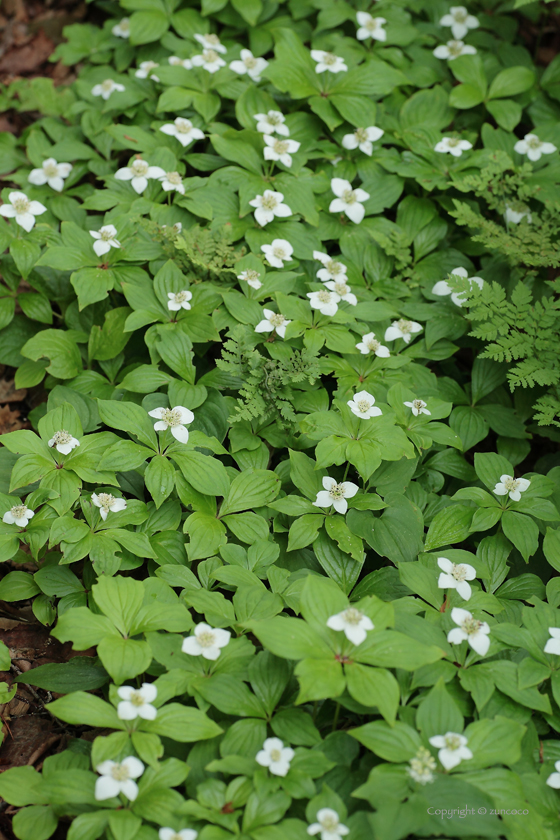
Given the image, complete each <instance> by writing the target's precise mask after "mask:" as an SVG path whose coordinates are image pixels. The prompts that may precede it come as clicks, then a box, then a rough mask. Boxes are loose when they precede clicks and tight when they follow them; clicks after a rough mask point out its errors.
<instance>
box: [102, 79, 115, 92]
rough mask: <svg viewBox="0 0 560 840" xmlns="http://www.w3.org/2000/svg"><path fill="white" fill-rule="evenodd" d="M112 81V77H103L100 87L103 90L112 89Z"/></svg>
mask: <svg viewBox="0 0 560 840" xmlns="http://www.w3.org/2000/svg"><path fill="white" fill-rule="evenodd" d="M114 84H115V83H114V81H113V80H112V79H105V81H104V82H101V88H102V90H104V91H108V90H113V86H114Z"/></svg>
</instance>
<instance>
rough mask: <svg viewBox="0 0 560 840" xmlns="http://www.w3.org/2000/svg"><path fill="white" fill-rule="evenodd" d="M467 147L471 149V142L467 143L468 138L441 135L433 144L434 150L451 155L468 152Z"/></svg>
mask: <svg viewBox="0 0 560 840" xmlns="http://www.w3.org/2000/svg"><path fill="white" fill-rule="evenodd" d="M469 149H472V143H469V141H468V140H461V138H460V137H443V138H442V139H441V140H440V141H439V143H436V145H435V146H434V151H435V152H441V153H442V154H450V155H453V157H461V155H462V154H463V152H468V150H469Z"/></svg>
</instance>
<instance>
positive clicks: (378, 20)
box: [356, 12, 387, 41]
mask: <svg viewBox="0 0 560 840" xmlns="http://www.w3.org/2000/svg"><path fill="white" fill-rule="evenodd" d="M356 20H357V21H358V23H359V24H360V26H359V29H358V31H357V32H356V38H357V39H358V41H365V40H367V38H373V39H374V40H375V41H386V40H387V33H386V32H385V30H384V29H383V24H385V23H387V21H386V20H385V18H382V17H373V16H372V15H370V13H369V12H356Z"/></svg>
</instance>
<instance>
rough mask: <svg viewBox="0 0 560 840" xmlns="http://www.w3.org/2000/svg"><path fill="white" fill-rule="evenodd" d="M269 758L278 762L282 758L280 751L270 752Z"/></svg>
mask: <svg viewBox="0 0 560 840" xmlns="http://www.w3.org/2000/svg"><path fill="white" fill-rule="evenodd" d="M270 758H271V759H272V761H280V760H281V758H282V751H281V750H271V751H270Z"/></svg>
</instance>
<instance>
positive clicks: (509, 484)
mask: <svg viewBox="0 0 560 840" xmlns="http://www.w3.org/2000/svg"><path fill="white" fill-rule="evenodd" d="M518 484H519V480H518V479H517V478H506V480H505V481H504V487H505V488H506V490H507V491H508V492H510V493H511V492H512V491H513V490H517V485H518Z"/></svg>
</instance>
